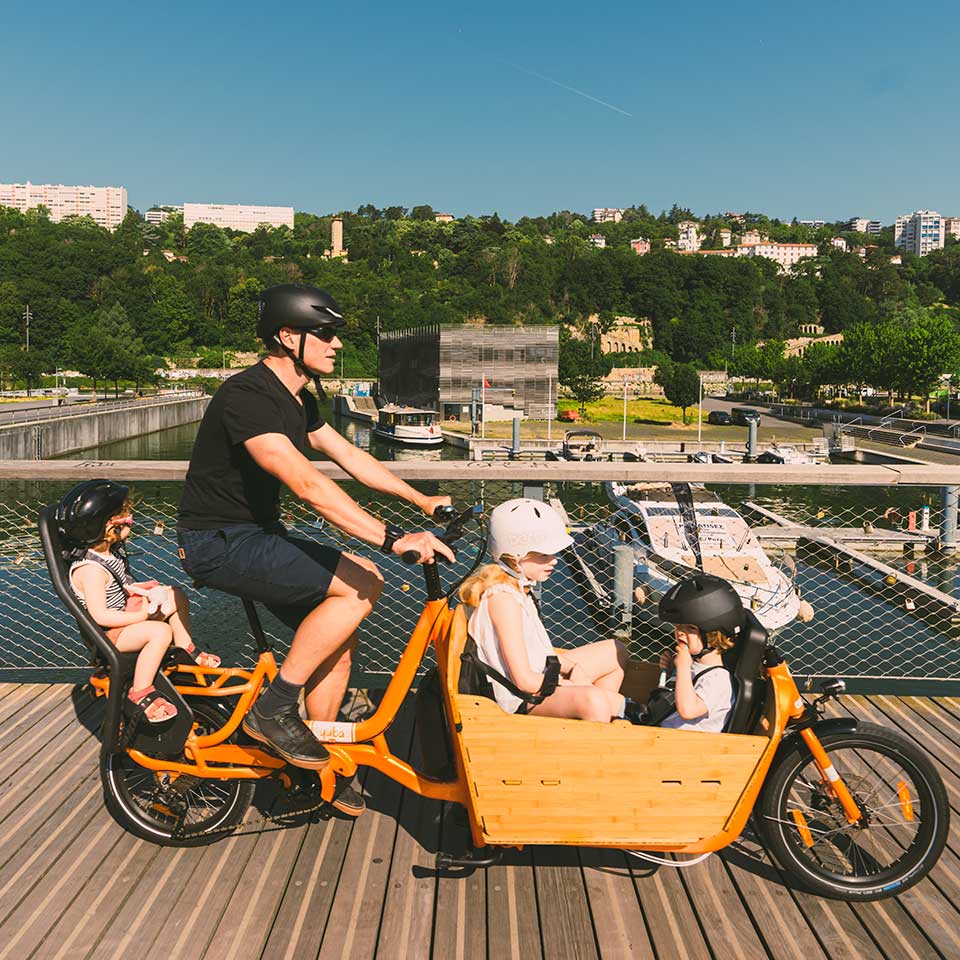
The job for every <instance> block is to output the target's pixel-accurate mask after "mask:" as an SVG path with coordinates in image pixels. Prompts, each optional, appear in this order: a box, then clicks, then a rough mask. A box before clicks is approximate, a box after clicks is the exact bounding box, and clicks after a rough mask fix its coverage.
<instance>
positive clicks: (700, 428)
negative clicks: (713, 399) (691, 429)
mask: <svg viewBox="0 0 960 960" xmlns="http://www.w3.org/2000/svg"><path fill="white" fill-rule="evenodd" d="M697 378H698V380H699V388H698V389H697V446H698V447H699V446H700V434H701V433H702V432H703V372H702V371H701V372H700V373H698V374H697Z"/></svg>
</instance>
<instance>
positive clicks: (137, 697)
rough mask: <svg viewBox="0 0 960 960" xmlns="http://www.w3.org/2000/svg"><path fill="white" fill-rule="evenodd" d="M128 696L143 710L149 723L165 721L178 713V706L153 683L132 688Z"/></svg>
mask: <svg viewBox="0 0 960 960" xmlns="http://www.w3.org/2000/svg"><path fill="white" fill-rule="evenodd" d="M127 696H128V697H129V698H130V700H131V702H133V703H135V704H136V705H137V706H138V707H139V708H140V709H141V710H142V711H143V715H144V717H146V719H147V721H148V722H149V723H163V721H164V720H172V719H173V718H174V717H175V716H176V715H177V708H176V707H175V706H174V705H173V704H172V703H171V702H170V701H169V700H167V699H166V698H165V697H164V696H163V694H161V693H160V692H159V691H158V690H157V688H156V687H154V686H153V685H152V684H151V685H150V686H149V687H144V688H143V689H142V690H131V691H130V692H129V693H128V694H127Z"/></svg>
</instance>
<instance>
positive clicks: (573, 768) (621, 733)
mask: <svg viewBox="0 0 960 960" xmlns="http://www.w3.org/2000/svg"><path fill="white" fill-rule="evenodd" d="M454 699H455V701H456V708H457V709H456V713H457V714H458V715H459V721H460V724H461V730H460V732H459V735H458V736H457V737H456V738H455V739H456V741H457V744H458V748H459V749H460V751H461V762H462V763H463V767H464V770H465V773H466V777H467V783H468V787H469V790H470V798H471V802H472V803H473V806H474V814H475V817H476V820H477V822H479V823H480V825H481V828H482V831H483V838H484V840H485V841H486V842H488V843H494V844H528V843H568V844H586V845H589V844H594V845H614V846H623V847H629V846H636V847H641V846H647V847H650V846H655V845H656V844H658V843H662V844H663V846H664V847H668V846H669V847H678V846H681V845H683V844H686V843H695V842H697V841H699V840H702V839H704V838H706V837H711V836H714V835H715V834H718V833H720V832H721V831H722V829H723V827H724V824H725V823H726V821H727V819H728V818H729V816H730V814H731V812H732V811H733V809H734V807H735V806H736V803H737V800H738V799H739V798H740V796H741V794H742V793H743V791H744V788H745V787H746V785H747V782H748V780H749V779H750V776H751V774H752V773H753V771H754V769H755V768H756V766H757V764H758V762H759V761H760V759H761V757H762V754H763V752H764V750H765V749H766V748H767V747H768V746H769V744H770V741H769V739H768V738H767V737H764V736H740V735H733V734H719V733H697V732H695V731H689V730H666V729H661V728H659V727H639V726H638V727H635V726H632V725H631V724H629V723H627V722H625V721H617V722H614V723H591V722H588V721H583V720H559V719H554V718H550V717H530V716H515V715H514V716H511V715H508V714H505V713H504V712H503V711H502V710H501V709H500V708H499V707H498V706H497V705H496V703H494V702H493V701H490V700H486V699H484V698H482V697H468V696H463V695H460V694H457V695H456V696H455V698H454Z"/></svg>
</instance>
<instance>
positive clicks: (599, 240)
mask: <svg viewBox="0 0 960 960" xmlns="http://www.w3.org/2000/svg"><path fill="white" fill-rule="evenodd" d="M589 242H590V243H591V244H592V245H593V246H595V247H596V248H597V249H598V250H602V249H603V248H604V247H605V246H606V245H607V238H606V237H605V236H604V235H603V234H602V233H591V234H590V238H589Z"/></svg>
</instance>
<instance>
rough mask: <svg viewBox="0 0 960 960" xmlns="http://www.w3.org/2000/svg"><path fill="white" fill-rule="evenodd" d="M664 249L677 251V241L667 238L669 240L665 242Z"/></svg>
mask: <svg viewBox="0 0 960 960" xmlns="http://www.w3.org/2000/svg"><path fill="white" fill-rule="evenodd" d="M663 249H664V250H676V249H677V241H676V240H674V239H673V237H667V239H666V240H664V241H663Z"/></svg>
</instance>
